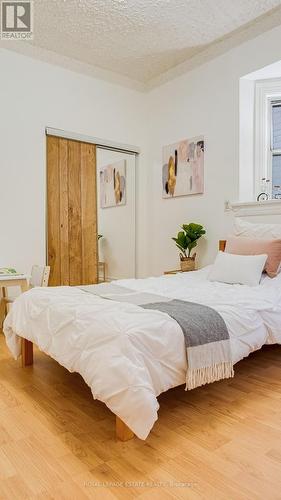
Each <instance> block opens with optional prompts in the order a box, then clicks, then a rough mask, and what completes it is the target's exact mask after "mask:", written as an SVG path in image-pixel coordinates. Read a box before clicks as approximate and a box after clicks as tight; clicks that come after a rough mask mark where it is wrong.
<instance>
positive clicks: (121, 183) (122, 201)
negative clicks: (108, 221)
mask: <svg viewBox="0 0 281 500" xmlns="http://www.w3.org/2000/svg"><path fill="white" fill-rule="evenodd" d="M119 205H126V160H121V161H118V162H116V163H112V164H111V165H105V166H104V167H102V168H101V169H100V206H101V208H108V207H117V206H119Z"/></svg>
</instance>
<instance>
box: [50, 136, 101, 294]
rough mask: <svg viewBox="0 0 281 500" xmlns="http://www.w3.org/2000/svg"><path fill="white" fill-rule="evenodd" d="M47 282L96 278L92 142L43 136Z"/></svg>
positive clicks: (92, 280)
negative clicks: (45, 167) (45, 169)
mask: <svg viewBox="0 0 281 500" xmlns="http://www.w3.org/2000/svg"><path fill="white" fill-rule="evenodd" d="M47 179H48V182H47V190H48V195H47V198H48V204H47V205H48V206H47V210H48V264H49V265H50V266H51V276H50V285H80V284H91V283H97V282H98V242H97V206H96V203H97V193H96V190H97V186H96V146H95V145H93V144H86V143H82V142H78V141H72V140H69V139H63V138H58V137H52V136H48V137H47Z"/></svg>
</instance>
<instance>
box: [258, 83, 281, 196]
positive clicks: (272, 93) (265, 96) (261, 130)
mask: <svg viewBox="0 0 281 500" xmlns="http://www.w3.org/2000/svg"><path fill="white" fill-rule="evenodd" d="M279 100H281V78H276V79H270V80H260V81H257V82H256V88H255V146H254V152H255V154H254V159H255V168H254V176H255V178H254V190H255V196H256V198H257V196H258V195H259V193H260V192H261V179H262V178H266V179H270V183H269V190H270V192H272V156H273V151H272V113H271V108H272V103H273V102H274V101H279Z"/></svg>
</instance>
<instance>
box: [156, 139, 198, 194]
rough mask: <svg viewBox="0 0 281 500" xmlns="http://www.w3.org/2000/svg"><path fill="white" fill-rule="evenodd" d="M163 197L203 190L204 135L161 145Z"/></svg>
mask: <svg viewBox="0 0 281 500" xmlns="http://www.w3.org/2000/svg"><path fill="white" fill-rule="evenodd" d="M162 192H163V198H174V197H176V196H188V195H191V194H202V193H203V192H204V137H202V136H199V137H193V138H192V139H185V140H183V141H180V142H176V143H175V144H170V145H169V146H164V147H163V165H162Z"/></svg>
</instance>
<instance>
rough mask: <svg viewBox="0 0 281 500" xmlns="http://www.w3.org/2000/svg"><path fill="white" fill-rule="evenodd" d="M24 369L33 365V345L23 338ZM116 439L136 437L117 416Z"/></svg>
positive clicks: (122, 439)
mask: <svg viewBox="0 0 281 500" xmlns="http://www.w3.org/2000/svg"><path fill="white" fill-rule="evenodd" d="M21 345H22V351H21V352H22V367H23V368H25V367H26V366H31V365H33V343H32V342H30V341H29V340H27V339H24V338H22V344H21ZM116 437H117V439H119V440H120V441H128V440H129V439H132V438H133V437H134V433H133V431H131V429H129V427H128V426H127V425H126V424H124V422H123V421H122V420H121V419H120V418H119V417H117V416H116Z"/></svg>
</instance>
